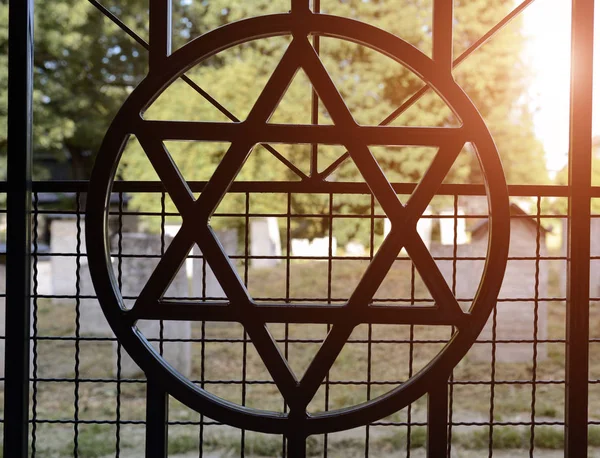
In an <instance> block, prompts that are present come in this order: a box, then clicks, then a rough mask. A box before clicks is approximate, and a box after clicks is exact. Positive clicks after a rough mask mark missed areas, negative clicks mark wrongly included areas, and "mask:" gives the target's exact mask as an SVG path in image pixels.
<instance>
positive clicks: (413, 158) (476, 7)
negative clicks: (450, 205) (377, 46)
mask: <svg viewBox="0 0 600 458" xmlns="http://www.w3.org/2000/svg"><path fill="white" fill-rule="evenodd" d="M401 3H402V5H401V6H399V4H398V1H397V0H393V1H392V0H379V1H367V2H364V1H348V2H331V3H328V4H327V7H328V8H330V9H329V10H328V11H325V12H327V13H331V14H336V15H341V16H347V17H352V18H356V19H359V20H363V21H365V22H369V23H373V24H374V25H377V26H379V27H381V28H383V29H385V30H388V31H390V32H392V33H395V34H397V35H399V36H400V37H402V38H403V39H405V40H406V41H408V42H409V43H411V44H413V45H415V46H417V47H419V48H420V49H422V50H423V51H424V52H426V53H429V52H430V51H431V24H430V14H429V12H430V9H429V8H430V7H431V2H430V1H417V0H404V2H401ZM512 7H513V2H512V1H500V2H497V1H494V2H492V1H490V0H470V1H457V2H455V24H456V26H455V34H454V35H455V38H454V39H455V46H454V48H455V50H454V51H455V56H458V55H459V54H460V53H461V52H463V51H464V50H465V49H466V48H467V47H468V46H470V45H471V44H472V43H473V42H474V41H476V40H477V39H478V38H479V37H480V36H481V35H483V34H484V33H485V32H487V31H488V30H489V29H490V28H491V27H493V25H495V24H496V23H497V22H498V21H499V20H500V19H501V18H502V17H504V15H505V14H506V13H507V12H509V11H510V9H511V8H512ZM288 9H289V2H288V1H287V0H278V1H265V0H262V1H255V2H237V1H232V0H213V1H210V2H193V3H190V4H189V5H188V4H187V3H186V4H178V8H177V12H176V14H177V16H178V17H179V18H180V19H179V21H181V22H182V23H185V24H187V27H186V29H185V31H183V33H180V34H179V35H178V39H177V40H176V42H178V43H179V44H180V45H181V44H182V43H183V42H184V41H185V40H186V39H187V38H188V37H194V36H196V35H198V34H201V33H203V32H204V31H206V30H209V29H212V28H214V27H216V26H219V25H221V24H224V23H228V22H231V21H234V20H237V19H241V18H243V17H247V16H253V15H259V14H265V13H267V12H280V11H287V10H288ZM399 11H402V14H399V13H398V12H399ZM194 17H201V18H202V24H203V25H202V27H199V26H198V24H197V23H195V22H192V21H191V20H190V19H189V18H194ZM184 18H188V19H184ZM288 42H289V41H288V40H287V39H285V38H271V39H268V40H258V41H256V42H252V43H249V44H246V45H242V46H237V47H235V48H233V49H230V50H227V51H225V52H222V53H220V54H218V55H217V56H216V57H214V58H211V59H209V60H208V61H207V62H205V63H203V64H201V65H200V66H198V67H196V68H195V69H193V70H192V71H191V72H189V73H188V75H189V76H191V77H192V78H193V79H194V80H195V81H196V82H198V84H200V85H201V86H202V87H203V88H205V89H206V90H207V91H208V92H209V93H210V94H211V95H212V96H213V97H214V98H216V99H217V100H219V101H220V102H221V103H222V104H223V105H224V106H226V107H227V108H228V109H229V110H231V112H232V113H234V114H235V115H236V116H237V117H239V118H241V119H243V118H244V116H245V115H246V114H247V112H248V110H249V109H250V107H251V106H252V103H253V101H254V100H255V99H256V97H257V96H258V94H259V92H260V91H261V90H262V88H263V87H264V84H265V82H266V80H267V78H268V77H269V76H270V74H271V72H272V70H273V68H274V65H275V64H276V62H277V60H278V58H279V57H280V56H281V55H282V54H283V52H284V50H285V48H286V46H287V44H288ZM523 43H524V38H523V35H522V32H521V21H520V20H519V19H516V20H515V21H514V22H513V23H512V24H511V25H510V26H509V27H507V28H506V29H505V30H503V31H502V32H501V33H500V34H499V35H498V36H497V37H495V38H494V39H493V40H491V41H490V42H489V43H486V44H485V45H484V47H483V48H482V49H480V50H478V51H476V52H475V54H473V55H472V56H471V57H470V58H469V59H468V60H467V61H466V62H465V63H464V64H463V65H462V66H461V67H459V68H458V69H457V70H456V72H455V76H456V79H457V81H458V82H459V84H460V85H461V86H462V87H463V88H464V89H465V90H466V92H467V93H468V94H469V96H470V97H471V98H472V99H473V100H474V102H475V105H476V106H477V107H478V109H479V110H480V112H481V114H482V116H483V117H484V119H486V121H487V122H488V124H489V126H490V129H491V131H492V134H493V136H494V139H495V141H496V143H497V146H498V149H499V151H500V153H501V156H502V158H503V162H504V167H505V172H506V175H507V179H508V181H509V182H513V183H515V182H521V183H522V182H530V183H531V182H539V181H543V180H545V179H546V178H547V173H546V170H545V163H544V156H543V149H542V147H541V144H540V142H539V141H538V140H537V139H536V137H535V135H534V133H533V123H532V119H531V111H530V108H529V103H528V102H529V101H528V100H527V89H528V85H529V83H530V79H529V75H528V73H529V72H528V68H527V65H526V62H524V61H523V57H522V54H521V49H522V47H523ZM320 48H321V49H320V52H321V56H322V59H323V61H324V64H325V66H326V68H327V69H328V71H329V73H330V75H331V77H332V79H333V80H334V82H335V83H336V85H337V87H338V89H339V90H340V92H341V94H342V96H343V97H344V99H345V101H346V103H347V105H348V107H349V108H350V110H351V111H352V113H353V115H354V116H355V118H356V120H357V122H359V123H361V124H371V125H376V124H378V123H379V122H380V121H381V120H383V119H384V118H385V117H386V116H387V115H388V114H389V113H391V112H392V111H393V110H394V109H395V108H396V107H397V106H399V105H401V104H402V102H404V101H405V100H406V99H407V98H409V97H410V96H411V95H412V94H413V93H414V92H415V91H416V90H418V89H419V88H420V87H421V85H422V84H423V83H422V81H421V80H420V79H419V78H418V77H417V76H416V75H414V74H413V73H412V72H411V71H409V70H408V69H407V68H405V67H403V66H401V65H398V64H397V63H396V62H393V61H392V60H391V59H389V58H387V57H386V56H383V55H381V54H379V53H377V52H375V51H372V50H370V49H368V48H365V47H363V46H359V45H356V44H354V43H349V42H346V41H342V40H337V39H333V38H322V39H321V41H320ZM244 89H245V90H244ZM310 95H311V85H310V82H309V81H308V79H307V78H306V77H305V76H304V75H302V74H298V75H297V76H296V79H295V80H294V82H293V83H292V85H291V86H290V88H289V89H288V92H287V93H286V95H285V96H284V98H283V100H282V102H281V104H280V106H279V107H278V109H277V111H276V112H275V114H274V117H273V119H272V121H273V122H282V123H310V115H309V114H310V107H311V102H310ZM147 117H151V118H154V119H187V120H192V119H194V120H200V119H202V120H220V119H221V118H223V116H222V115H220V114H219V113H218V112H217V111H216V110H215V109H214V108H213V107H211V106H210V104H208V103H207V102H206V101H204V100H202V98H201V97H199V96H197V95H194V94H193V92H192V90H191V89H190V88H189V87H186V85H185V84H184V83H182V82H178V83H176V84H174V85H173V86H172V87H171V88H169V89H168V90H167V91H166V92H165V93H164V94H163V95H162V96H161V97H160V98H159V99H158V100H157V101H156V102H155V104H154V105H153V106H152V107H151V109H150V110H149V111H148V113H147ZM319 117H320V122H321V123H328V122H329V123H330V122H331V120H330V118H329V115H328V113H327V112H326V110H325V108H324V107H323V106H322V105H321V107H320V110H319ZM456 122H457V121H456V120H455V119H454V116H453V114H452V112H451V111H450V110H449V109H448V107H447V106H446V105H445V103H444V102H443V100H442V99H441V98H440V97H439V96H438V95H437V94H435V93H434V92H432V91H430V92H429V93H428V94H426V95H425V96H424V97H423V98H422V99H421V100H419V102H417V103H416V104H415V105H414V106H413V107H412V108H410V109H409V110H407V111H406V112H405V113H403V114H402V115H401V116H400V118H398V119H397V120H396V121H394V124H396V125H400V124H402V125H411V126H449V125H453V124H455V123H456ZM227 146H228V145H214V144H190V143H188V144H177V145H175V144H171V145H167V148H168V149H169V150H170V151H171V153H172V155H173V156H174V158H175V161H176V163H177V164H178V166H179V168H180V170H181V171H182V173H183V174H184V176H185V177H186V178H187V179H189V180H205V179H207V178H209V177H210V175H211V174H212V170H214V167H215V166H216V164H217V163H218V162H219V160H220V158H221V157H222V155H223V154H224V152H225V150H226V148H227ZM276 148H277V150H278V151H280V152H281V153H282V154H283V155H284V156H285V157H286V158H288V159H290V160H291V161H292V162H293V163H294V164H295V165H297V167H298V168H299V169H301V170H305V171H307V170H308V168H309V157H310V154H309V149H310V148H308V147H306V146H300V145H277V146H276ZM343 152H344V149H343V148H342V147H331V146H319V162H320V167H319V168H320V169H321V170H322V169H323V168H325V167H326V166H327V165H328V164H329V163H331V162H332V161H333V160H335V159H336V158H337V157H339V156H340V155H341V154H342V153H343ZM372 152H373V154H374V155H375V156H376V158H377V160H378V162H379V163H380V165H381V166H382V168H383V169H384V171H385V172H386V174H387V176H388V178H389V179H390V180H392V181H412V182H417V181H418V180H419V179H420V177H421V176H422V175H423V173H424V171H425V170H426V168H427V167H428V166H429V164H430V162H431V160H432V158H433V156H434V154H435V149H433V148H385V147H379V148H372ZM142 161H147V160H146V159H145V158H144V156H143V152H142V151H141V149H139V148H138V149H135V148H131V149H130V150H129V151H128V152H127V154H126V155H125V156H124V158H123V164H122V165H123V169H122V170H123V176H125V177H126V178H128V179H145V178H150V177H151V175H152V174H153V173H154V172H153V171H151V170H149V168H148V167H147V166H141V164H142ZM239 179H256V180H274V179H279V180H281V179H285V180H293V179H297V177H296V176H295V174H294V173H293V172H291V171H290V170H288V169H286V168H285V167H281V164H279V163H278V161H277V160H276V159H274V158H273V157H272V156H271V155H270V153H268V152H267V151H266V150H265V149H264V148H262V147H257V149H256V150H255V151H254V152H253V153H252V155H251V156H250V160H249V162H248V163H247V164H246V165H245V166H244V168H243V170H242V173H241V175H240V177H239ZM330 179H331V180H336V181H361V180H362V178H361V177H360V175H359V173H358V171H357V169H356V167H355V166H354V164H353V163H352V161H349V160H347V161H345V162H344V163H343V164H342V166H341V167H339V168H338V169H337V170H336V171H335V172H334V173H333V174H332V176H331V177H330ZM481 179H482V177H481V172H480V170H479V166H478V163H477V159H476V157H475V155H474V154H473V151H472V149H471V148H469V147H468V146H467V147H466V148H465V149H464V151H463V152H462V153H461V155H460V156H459V158H458V159H457V162H456V164H455V165H454V167H453V169H452V171H451V174H450V176H449V177H448V178H447V181H450V182H480V181H481ZM256 199H259V197H256ZM134 203H135V204H137V205H139V206H140V207H144V206H147V207H148V208H149V207H152V205H154V204H151V203H150V200H149V199H148V200H146V201H144V197H141V196H140V197H139V198H138V199H134ZM257 205H259V204H257ZM272 205H273V201H272V199H270V200H269V199H268V198H265V199H264V202H263V206H264V207H267V208H268V207H269V206H272ZM292 207H293V210H294V212H297V213H313V214H314V213H323V214H327V212H328V207H329V205H328V202H327V199H323V196H312V195H304V196H294V198H293V201H292ZM334 207H335V208H334V211H335V212H336V213H347V214H350V213H352V214H361V215H365V214H368V213H369V212H370V199H368V198H367V199H357V198H356V196H339V197H338V196H336V199H335V203H334ZM243 208H244V206H243V202H242V200H241V199H238V200H236V199H229V200H228V201H227V203H226V204H224V207H223V210H224V211H227V212H229V211H232V212H235V211H239V212H241V211H243ZM350 221H352V222H350ZM328 224H329V221H328V218H322V219H321V220H320V221H316V220H313V221H311V223H310V224H304V225H302V224H299V223H298V224H296V225H295V226H294V227H293V229H294V231H295V232H298V233H301V234H302V235H304V236H306V235H308V236H313V235H319V234H323V233H326V232H327V230H328ZM365 224H369V222H368V221H365V220H359V219H356V220H348V222H347V223H345V224H344V225H343V227H341V226H340V229H338V232H336V236H337V237H338V239H341V240H340V241H341V242H342V243H343V242H345V241H346V240H348V239H351V238H356V237H359V238H360V237H361V235H360V234H364V235H362V237H363V238H364V237H368V233H369V231H368V230H367V231H365V230H363V229H366V228H365V227H363V226H364V225H365ZM381 226H382V224H381V222H380V221H378V223H377V232H379V233H381V231H382V227H381ZM363 241H364V242H366V241H367V240H363Z"/></svg>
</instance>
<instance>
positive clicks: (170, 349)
mask: <svg viewBox="0 0 600 458" xmlns="http://www.w3.org/2000/svg"><path fill="white" fill-rule="evenodd" d="M171 241H172V238H171V237H170V236H165V246H166V247H168V246H169V244H170V243H171ZM121 243H122V253H123V254H124V255H134V257H123V258H121V272H122V276H121V278H122V283H123V287H122V289H121V294H122V295H123V296H124V297H127V296H130V297H131V296H132V297H137V296H138V295H139V294H140V292H141V290H142V288H143V287H144V285H145V284H146V282H147V280H148V278H149V277H150V275H151V274H152V272H153V271H154V268H155V267H156V265H157V264H158V262H159V260H160V258H155V257H153V258H147V257H146V258H144V257H139V256H148V255H160V250H161V237H160V235H155V234H141V233H127V234H123V237H122V242H121ZM135 255H137V257H136V256H135ZM116 263H117V260H116V259H115V260H114V265H115V267H114V269H115V273H116V272H117V268H116ZM164 296H165V297H167V298H169V299H176V298H185V297H188V296H189V294H188V280H187V275H186V273H185V268H183V269H181V270H180V271H179V272H178V273H177V275H176V276H175V278H174V279H173V282H172V283H171V285H170V286H169V288H168V290H167V292H166V293H165V295H164ZM133 302H134V299H125V304H126V305H127V306H128V307H131V306H132V305H133ZM137 327H138V329H139V330H140V332H141V333H142V334H143V335H144V336H145V337H146V338H147V339H149V340H150V339H158V338H159V337H160V321H157V320H148V321H144V320H140V321H138V322H137ZM163 338H164V339H190V338H191V323H190V322H189V321H164V330H163ZM152 346H153V347H154V348H156V350H157V351H158V350H159V342H156V341H153V342H152ZM163 350H164V352H163V355H164V358H165V360H166V361H167V362H169V363H170V364H171V365H172V366H173V367H174V368H175V369H177V370H178V371H179V372H181V373H182V374H183V375H185V376H189V375H190V372H191V343H190V342H189V340H188V341H187V342H164V344H163ZM114 353H115V373H116V371H117V364H116V361H117V357H116V355H117V343H116V342H115V343H114ZM140 373H141V370H140V368H139V367H138V365H137V364H136V363H135V362H134V361H133V360H132V359H131V357H130V356H129V355H128V354H127V352H126V351H125V350H124V349H122V350H121V376H122V377H125V378H127V377H133V376H136V375H139V374H140Z"/></svg>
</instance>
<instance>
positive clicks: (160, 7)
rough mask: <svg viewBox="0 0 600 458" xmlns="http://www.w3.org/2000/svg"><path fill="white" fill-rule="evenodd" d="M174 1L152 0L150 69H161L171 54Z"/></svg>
mask: <svg viewBox="0 0 600 458" xmlns="http://www.w3.org/2000/svg"><path fill="white" fill-rule="evenodd" d="M172 23H173V19H172V1H171V0H150V40H149V41H150V71H154V70H159V69H160V68H161V67H162V65H163V64H164V61H165V59H166V58H167V57H168V56H169V55H170V54H171V37H172V33H171V27H172Z"/></svg>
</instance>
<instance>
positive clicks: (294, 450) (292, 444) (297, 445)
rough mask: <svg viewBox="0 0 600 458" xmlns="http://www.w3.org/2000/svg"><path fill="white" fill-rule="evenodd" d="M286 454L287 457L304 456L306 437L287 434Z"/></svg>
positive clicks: (303, 457)
mask: <svg viewBox="0 0 600 458" xmlns="http://www.w3.org/2000/svg"><path fill="white" fill-rule="evenodd" d="M287 456H288V458H306V437H305V436H297V435H293V436H288V437H287Z"/></svg>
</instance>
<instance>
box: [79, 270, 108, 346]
mask: <svg viewBox="0 0 600 458" xmlns="http://www.w3.org/2000/svg"><path fill="white" fill-rule="evenodd" d="M115 272H116V271H115ZM79 286H80V291H81V295H82V296H83V297H82V298H81V299H80V305H79V312H80V314H81V316H80V320H79V326H80V328H79V329H80V333H81V335H84V336H99V337H105V336H112V335H113V333H112V330H111V328H110V325H109V324H108V321H106V318H105V316H104V312H103V311H102V308H101V307H100V304H99V303H98V300H97V299H96V291H95V290H94V285H93V284H92V277H91V276H90V269H89V266H88V263H87V259H86V260H85V262H82V263H81V270H80V283H79ZM89 296H91V297H89Z"/></svg>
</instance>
